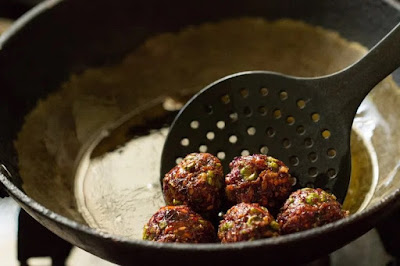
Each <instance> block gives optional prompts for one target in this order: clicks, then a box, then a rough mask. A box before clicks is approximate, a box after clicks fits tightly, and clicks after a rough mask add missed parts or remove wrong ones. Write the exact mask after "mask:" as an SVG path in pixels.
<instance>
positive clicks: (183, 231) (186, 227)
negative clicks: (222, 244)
mask: <svg viewBox="0 0 400 266" xmlns="http://www.w3.org/2000/svg"><path fill="white" fill-rule="evenodd" d="M143 239H144V240H151V241H157V242H180V243H211V242H215V240H216V236H215V230H214V227H213V225H212V224H211V223H210V222H209V221H207V220H204V219H203V218H202V217H201V216H200V215H199V214H197V213H195V212H194V211H192V210H191V209H190V208H189V207H187V206H165V207H162V208H160V209H159V210H158V211H157V212H156V213H155V214H154V215H153V216H152V217H151V218H150V220H149V222H148V223H147V225H145V226H144V229H143Z"/></svg>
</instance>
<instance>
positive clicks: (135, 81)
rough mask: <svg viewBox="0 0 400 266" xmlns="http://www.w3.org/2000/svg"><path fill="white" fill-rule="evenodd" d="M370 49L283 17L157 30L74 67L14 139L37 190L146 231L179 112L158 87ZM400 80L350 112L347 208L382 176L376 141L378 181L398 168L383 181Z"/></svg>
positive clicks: (310, 70) (333, 59) (349, 56)
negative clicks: (106, 62) (116, 54)
mask: <svg viewBox="0 0 400 266" xmlns="http://www.w3.org/2000/svg"><path fill="white" fill-rule="evenodd" d="M249 29H251V30H249ZM209 40H213V41H212V42H210V41H209ZM365 52H366V49H365V48H364V47H362V46H361V45H359V44H356V43H352V42H349V41H346V40H344V39H342V38H341V37H340V36H339V34H337V33H335V32H332V31H329V30H325V29H322V28H320V27H315V26H312V25H309V24H306V23H303V22H301V21H293V20H287V19H282V20H278V21H273V22H270V21H266V20H264V19H262V18H241V19H232V20H225V21H220V22H217V23H206V24H203V25H198V26H192V27H188V28H186V29H182V31H180V32H177V33H163V34H160V35H157V36H153V37H152V38H149V39H148V40H146V41H145V42H143V44H142V45H140V46H139V47H137V48H136V49H135V50H134V51H132V53H130V54H128V55H127V56H126V58H125V59H124V60H123V61H121V62H120V63H118V64H116V65H113V66H107V67H98V68H92V69H88V70H86V71H84V72H83V73H80V74H76V75H72V76H71V78H70V79H69V80H68V81H67V82H66V83H65V84H64V85H63V86H62V87H61V88H60V90H58V91H56V92H54V93H52V94H50V95H48V96H47V97H46V98H45V99H42V100H40V101H39V102H38V104H37V106H36V107H35V108H34V109H33V110H32V111H31V112H30V113H29V114H27V116H26V117H25V123H24V126H23V127H22V129H21V131H20V132H19V135H18V138H17V140H16V141H15V147H16V150H17V151H18V160H19V165H18V166H19V171H20V175H21V178H22V180H23V188H24V190H25V191H26V193H27V194H28V195H29V196H30V197H32V198H33V199H34V200H35V201H37V202H39V203H40V204H42V205H44V206H45V207H47V208H49V209H50V210H52V211H54V212H56V213H59V214H61V215H63V216H66V217H68V218H70V219H72V220H74V221H77V222H81V223H85V221H86V223H88V224H89V225H90V226H92V227H94V228H98V229H100V230H103V231H106V232H109V233H114V234H119V235H124V236H128V237H132V238H141V232H142V227H143V224H144V223H145V222H147V219H148V218H149V217H150V215H151V214H152V213H153V212H154V211H156V210H157V208H158V207H159V206H160V205H163V204H164V202H163V198H162V195H161V188H160V184H159V159H160V154H161V149H162V145H163V141H164V138H165V134H166V130H167V129H166V128H167V126H168V123H169V122H170V119H172V117H173V116H174V115H173V112H170V111H167V110H165V109H164V108H162V104H160V102H159V104H156V102H157V100H154V99H156V98H157V97H165V96H167V95H175V96H176V95H181V94H182V93H184V94H185V95H187V96H190V95H193V94H194V93H196V92H197V91H199V90H200V89H201V88H203V87H205V86H206V85H208V84H210V83H211V82H213V81H215V80H217V79H219V78H221V77H224V76H226V75H229V74H232V73H235V72H240V71H246V70H260V69H266V70H271V71H276V72H282V73H285V74H289V75H294V76H302V77H306V76H308V77H312V76H320V75H326V74H330V73H333V72H335V71H338V70H340V69H343V68H344V67H346V66H348V65H349V64H351V63H353V62H355V60H357V59H358V58H360V57H361V56H362V55H363V54H364V53H365ZM385 86H389V87H387V88H386V87H385ZM396 88H397V86H394V85H391V82H389V81H386V82H382V84H380V85H378V88H377V89H378V90H376V92H379V93H380V94H383V95H384V100H383V101H384V102H382V101H381V102H380V101H379V98H373V97H370V98H369V99H367V100H366V101H364V105H363V106H364V109H362V108H361V109H362V112H360V113H359V115H358V118H357V119H358V120H357V119H356V121H355V122H354V127H353V128H354V129H355V132H353V138H352V148H353V152H354V153H355V156H354V157H353V178H352V180H351V182H352V183H351V188H350V190H349V193H348V197H347V198H346V202H345V207H346V208H347V209H350V210H351V211H352V212H355V211H356V210H357V209H359V208H364V207H365V205H366V203H367V202H369V198H370V197H371V192H372V191H374V188H375V184H376V178H377V176H378V172H377V171H378V170H377V169H378V167H375V165H376V161H377V160H376V156H375V152H374V149H373V148H375V149H376V150H379V153H378V155H379V156H378V157H379V159H380V160H379V168H380V171H381V172H380V179H379V181H380V183H382V184H381V185H382V186H394V185H392V183H393V182H391V181H392V180H393V178H388V179H387V180H388V182H383V181H385V180H386V179H385V177H386V176H387V175H388V173H387V172H388V171H391V170H392V169H393V164H396V163H397V161H396V160H397V158H400V157H399V156H400V155H398V152H397V151H398V150H399V149H398V148H396V146H395V145H391V146H390V147H388V146H387V143H388V141H392V142H394V141H397V140H398V134H396V131H395V129H394V125H397V119H392V120H390V119H391V116H389V114H388V115H385V113H382V109H384V110H386V106H388V107H390V106H393V109H394V110H396V108H397V107H395V105H396V104H395V100H396V99H397V98H396V97H387V95H393V94H394V91H395V90H396ZM373 94H374V93H373V92H372V96H373ZM378 95H379V94H378ZM187 99H188V98H185V99H182V100H181V102H185V101H186V100H187ZM382 99H383V98H382ZM153 100H154V101H153ZM149 101H153V104H152V103H149ZM390 101H392V103H391V104H388V102H390ZM161 102H162V101H161ZM145 103H149V104H148V105H145ZM375 106H376V107H377V108H375ZM382 106H385V108H382ZM396 106H397V105H396ZM134 107H140V108H141V109H140V110H139V109H138V108H136V111H135V112H136V113H134V115H133V116H132V117H131V118H132V121H131V122H132V124H130V125H129V127H127V128H123V127H122V128H120V130H117V131H111V133H112V134H111V136H114V137H115V138H114V137H111V138H110V137H109V138H107V137H105V138H104V141H103V142H102V144H101V145H99V146H97V148H96V149H94V150H93V153H91V156H90V157H88V156H86V157H85V156H83V157H82V156H79V151H82V150H83V151H88V150H90V148H93V146H90V145H91V144H93V143H94V142H95V141H96V140H98V139H101V138H103V137H104V134H105V135H107V134H108V133H110V132H108V131H107V130H106V131H101V132H99V133H98V134H97V135H96V134H95V132H97V131H98V130H99V128H102V127H103V126H104V125H107V124H108V123H110V122H112V121H115V120H116V119H118V117H121V116H123V115H124V114H126V113H129V112H130V110H132V108H134ZM378 109H379V110H378ZM373 110H376V111H373ZM392 113H393V112H392ZM380 114H382V115H381V116H379V115H380ZM386 121H388V122H386ZM382 123H383V124H384V123H387V125H383V124H382ZM386 129H387V130H386ZM126 132H128V134H125V133H126ZM357 132H358V133H357ZM93 135H95V136H97V137H96V138H95V139H93V138H91V136H93ZM116 140H118V141H116ZM371 141H372V142H373V145H372V144H371ZM116 144H118V145H119V146H118V145H117V146H115V145H116ZM85 146H86V147H85ZM382 147H383V148H382ZM271 155H272V154H271ZM90 158H91V159H90ZM76 162H77V163H76ZM77 165H78V166H79V167H78V168H76V166H77ZM76 169H78V170H79V171H75V170H76ZM84 169H86V170H88V171H86V170H84ZM83 170H84V171H83ZM76 173H78V175H77V176H78V177H77V178H76V179H75V175H76ZM359 176H362V177H363V178H362V179H361V178H357V177H359ZM381 178H382V179H381ZM382 180H383V181H382ZM381 181H382V182H381ZM394 181H396V179H394ZM393 184H396V183H395V182H394V183H393ZM353 188H354V189H353ZM382 191H383V192H381V194H382V193H386V192H387V191H388V190H386V189H385V190H382ZM377 193H379V185H378V186H377ZM374 199H375V198H374ZM376 200H378V199H376ZM78 209H79V212H78ZM81 214H82V215H81ZM82 216H84V219H83V218H82Z"/></svg>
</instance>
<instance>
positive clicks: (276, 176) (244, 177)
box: [225, 154, 294, 208]
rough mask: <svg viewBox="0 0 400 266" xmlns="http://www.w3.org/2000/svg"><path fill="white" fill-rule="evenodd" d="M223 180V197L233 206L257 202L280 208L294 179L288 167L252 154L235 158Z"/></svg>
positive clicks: (269, 158) (270, 158)
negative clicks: (234, 204) (224, 194)
mask: <svg viewBox="0 0 400 266" xmlns="http://www.w3.org/2000/svg"><path fill="white" fill-rule="evenodd" d="M229 167H230V168H231V172H230V173H229V174H227V175H226V177H225V184H226V188H225V191H226V195H227V198H228V200H229V201H231V202H234V203H240V202H247V203H250V202H256V203H259V204H261V205H263V206H266V207H268V208H279V206H280V205H281V204H282V203H283V202H284V201H285V200H286V199H287V197H288V196H289V194H290V192H291V190H292V185H293V184H294V178H292V177H291V175H290V174H289V168H288V167H287V166H286V165H285V164H284V163H283V162H282V161H279V160H277V159H275V158H273V157H270V156H267V155H263V154H254V155H249V156H241V157H236V158H235V159H234V160H233V161H232V162H231V163H230V164H229Z"/></svg>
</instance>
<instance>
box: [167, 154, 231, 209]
mask: <svg viewBox="0 0 400 266" xmlns="http://www.w3.org/2000/svg"><path fill="white" fill-rule="evenodd" d="M223 183H224V174H223V168H222V165H221V161H220V160H219V159H218V158H216V157H215V156H213V155H211V154H209V153H191V154H189V155H187V156H186V157H185V158H184V159H183V160H182V162H181V163H179V164H178V165H177V166H175V167H174V168H172V169H171V171H169V172H168V173H167V174H166V175H165V177H164V180H163V192H164V198H165V201H166V203H167V205H188V206H190V207H192V209H193V210H195V211H197V212H199V213H205V212H211V211H217V210H218V208H219V206H220V201H221V200H220V198H221V195H222V193H223V190H222V187H223Z"/></svg>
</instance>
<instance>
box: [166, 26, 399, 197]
mask: <svg viewBox="0 0 400 266" xmlns="http://www.w3.org/2000/svg"><path fill="white" fill-rule="evenodd" d="M266 60H268V59H266ZM399 66H400V24H398V25H397V26H396V27H395V28H394V29H393V30H392V31H391V32H390V33H389V34H388V35H386V36H385V37H384V38H383V39H382V40H381V41H380V42H379V43H378V44H377V45H376V46H375V47H373V48H372V49H371V50H370V51H369V53H368V54H366V55H365V56H364V57H363V58H362V59H360V60H359V61H358V62H356V63H355V64H353V65H351V66H350V67H348V68H346V69H344V70H342V71H340V72H337V73H334V74H332V75H328V76H323V77H317V78H299V77H292V76H287V75H283V74H279V73H272V72H265V71H249V72H243V73H237V74H233V75H231V76H227V77H225V78H222V79H220V80H218V81H216V82H214V83H212V84H211V85H209V86H207V87H206V88H204V89H203V90H202V91H200V92H199V93H198V94H196V95H195V96H194V97H193V98H192V99H191V100H190V101H189V102H188V103H187V104H186V105H185V106H184V107H183V108H182V110H181V111H180V113H179V114H178V115H177V117H176V118H175V120H174V122H173V123H172V126H171V128H170V131H169V134H168V136H167V139H166V142H165V144H164V148H163V153H162V159H161V178H163V176H164V175H165V173H167V172H168V171H169V170H170V169H171V168H172V167H173V166H174V165H175V164H176V163H177V162H178V161H179V160H180V159H181V158H183V157H185V156H186V155H187V154H189V153H191V152H209V153H211V154H214V155H216V156H218V157H219V158H220V159H221V162H222V164H223V166H224V171H225V172H224V173H225V174H227V173H228V172H229V168H228V165H229V162H230V161H231V160H232V159H233V158H234V157H235V156H240V155H246V154H253V153H265V154H266V153H268V155H271V156H273V157H276V158H278V159H280V160H282V161H283V162H284V163H286V164H287V165H288V166H289V168H290V170H291V174H292V175H293V176H294V177H296V178H297V185H296V186H297V187H306V186H311V187H312V186H314V187H319V188H323V189H327V190H330V191H331V192H333V193H334V194H335V195H336V196H337V197H338V199H339V200H340V201H343V200H344V197H345V195H346V193H347V188H348V184H349V180H350V172H351V160H350V159H351V158H350V133H351V127H352V122H353V119H354V116H355V114H356V111H357V109H358V107H359V105H360V104H361V102H362V100H363V99H364V98H365V96H366V95H367V94H368V92H370V91H371V90H372V88H373V87H374V86H375V85H377V84H378V83H379V82H380V81H382V80H383V79H384V78H385V77H387V76H388V75H389V74H391V73H392V72H393V71H394V70H396V68H398V67H399ZM388 145H390V143H388Z"/></svg>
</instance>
